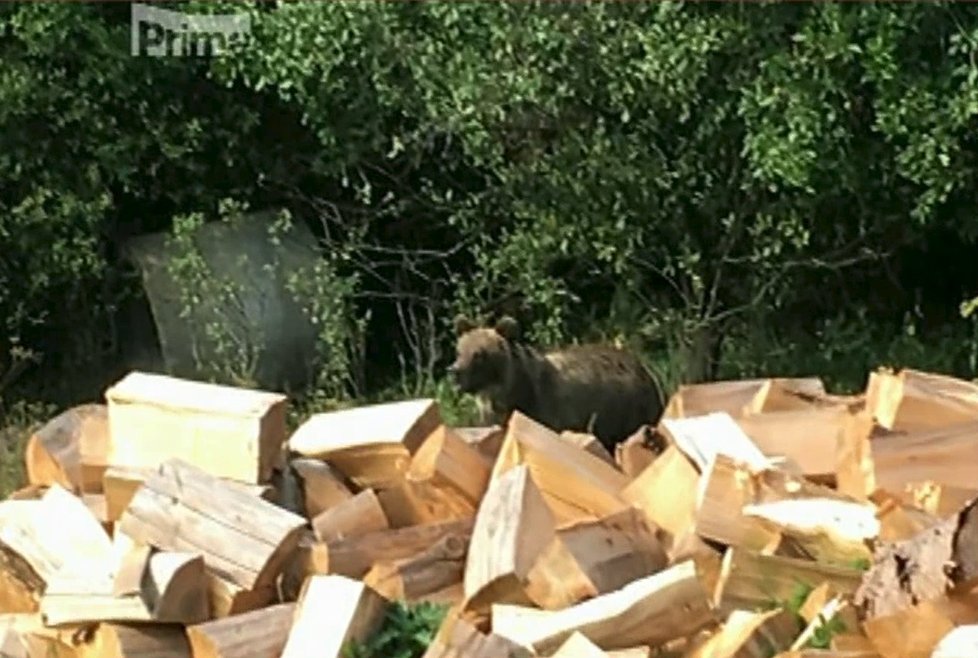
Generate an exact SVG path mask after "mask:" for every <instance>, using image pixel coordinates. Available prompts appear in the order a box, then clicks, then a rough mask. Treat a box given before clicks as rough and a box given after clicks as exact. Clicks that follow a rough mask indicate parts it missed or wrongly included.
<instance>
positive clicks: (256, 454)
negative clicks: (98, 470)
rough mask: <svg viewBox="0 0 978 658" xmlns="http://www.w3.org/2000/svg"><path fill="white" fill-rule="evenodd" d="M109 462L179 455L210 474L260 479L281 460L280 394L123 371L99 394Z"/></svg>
mask: <svg viewBox="0 0 978 658" xmlns="http://www.w3.org/2000/svg"><path fill="white" fill-rule="evenodd" d="M105 399H106V400H107V401H108V411H109V434H110V450H109V455H108V463H109V464H111V465H113V466H132V467H144V468H155V467H157V466H158V465H159V464H161V463H163V462H165V461H167V460H170V459H181V460H183V461H186V462H188V463H190V464H193V465H194V466H196V467H198V468H200V469H202V470H204V471H206V472H208V473H210V474H211V475H214V476H217V477H225V478H228V479H234V480H240V481H241V482H248V483H252V484H259V483H262V482H267V481H268V480H269V479H270V478H271V476H272V469H273V468H275V467H276V466H278V465H279V463H280V461H281V456H282V453H281V449H282V444H283V442H284V441H285V436H286V427H285V414H286V407H287V404H288V398H287V397H286V396H285V395H282V394H280V393H270V392H266V391H253V390H248V389H243V388H235V387H231V386H223V385H218V384H210V383H206V382H199V381H191V380H187V379H179V378H176V377H169V376H166V375H157V374H149V373H143V372H138V371H136V372H131V373H129V374H128V375H126V376H125V377H123V378H122V380H120V381H119V382H117V383H116V384H114V385H112V386H111V387H109V389H108V390H106V392H105Z"/></svg>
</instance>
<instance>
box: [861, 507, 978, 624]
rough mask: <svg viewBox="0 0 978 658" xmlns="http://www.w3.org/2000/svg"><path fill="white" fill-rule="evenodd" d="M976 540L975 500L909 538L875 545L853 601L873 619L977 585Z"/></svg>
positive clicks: (976, 513)
mask: <svg viewBox="0 0 978 658" xmlns="http://www.w3.org/2000/svg"><path fill="white" fill-rule="evenodd" d="M976 541H978V501H973V502H971V503H969V504H968V505H966V506H965V508H964V509H962V510H961V512H959V513H958V514H957V515H956V516H953V517H951V518H948V519H944V520H942V521H940V522H939V523H937V524H936V525H933V526H931V527H929V528H928V529H926V530H924V531H923V532H921V533H919V534H917V535H916V536H914V537H912V538H911V539H907V540H903V541H897V542H886V543H882V544H880V545H879V546H878V547H877V550H876V553H875V555H874V556H873V565H872V567H871V568H870V570H869V571H868V572H867V573H866V576H865V578H864V580H863V583H862V586H861V587H860V588H859V591H858V592H857V593H856V598H855V603H856V604H857V605H858V606H859V607H860V608H861V610H862V612H863V614H864V615H865V616H866V617H867V618H869V619H872V618H875V617H878V616H883V615H893V614H896V613H897V612H899V611H901V610H904V609H906V608H908V607H910V606H912V605H914V604H915V603H917V602H920V601H929V600H934V599H939V598H941V597H942V596H944V594H945V593H946V592H947V591H949V590H950V589H952V588H955V587H957V588H966V587H970V586H972V585H974V584H975V583H978V556H976V554H975V546H976V545H978V544H976ZM949 567H950V568H949Z"/></svg>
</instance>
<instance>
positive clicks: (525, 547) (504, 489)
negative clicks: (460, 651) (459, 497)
mask: <svg viewBox="0 0 978 658" xmlns="http://www.w3.org/2000/svg"><path fill="white" fill-rule="evenodd" d="M507 441H509V439H507ZM504 450H505V448H504ZM587 456H588V457H589V458H591V457H590V455H587ZM554 537H555V526H554V517H553V514H552V513H551V512H550V509H549V508H548V507H547V503H546V501H545V500H544V497H543V494H542V493H541V492H540V489H539V488H538V487H537V485H536V482H535V481H534V479H533V477H532V476H531V474H530V468H529V467H528V466H525V465H521V466H515V467H513V468H510V469H509V470H507V471H506V472H504V473H502V474H501V475H499V476H498V477H496V478H495V479H493V481H492V482H491V483H490V484H489V489H488V491H486V495H485V498H483V501H482V505H481V506H480V507H479V513H478V514H477V515H476V517H475V525H474V528H473V530H472V540H471V543H470V545H469V552H468V559H467V561H466V565H465V578H464V583H465V597H466V604H465V608H466V609H467V610H474V611H478V610H482V609H484V608H485V606H487V605H488V604H489V603H492V602H497V603H498V602H506V603H524V602H526V603H528V602H529V599H528V598H527V595H526V592H525V589H524V588H525V585H526V581H527V576H528V575H529V573H530V569H531V568H532V567H533V565H534V563H535V561H536V559H537V557H538V556H539V555H540V554H541V553H542V552H543V550H544V548H546V546H547V545H548V544H549V543H550V542H551V541H552V540H553V538H554Z"/></svg>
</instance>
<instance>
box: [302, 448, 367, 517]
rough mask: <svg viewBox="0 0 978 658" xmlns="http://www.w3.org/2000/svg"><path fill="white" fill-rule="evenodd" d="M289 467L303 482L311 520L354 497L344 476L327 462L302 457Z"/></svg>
mask: <svg viewBox="0 0 978 658" xmlns="http://www.w3.org/2000/svg"><path fill="white" fill-rule="evenodd" d="M289 465H290V466H291V467H292V469H293V470H294V471H295V473H296V475H298V476H299V480H301V482H302V500H303V501H304V502H305V508H306V516H307V517H309V518H310V519H314V518H316V517H317V516H318V515H320V514H322V513H323V512H325V511H326V510H328V509H329V508H331V507H334V506H336V505H339V504H340V503H342V502H343V501H344V500H348V499H350V498H352V497H353V492H352V491H350V488H349V487H348V486H347V484H346V482H344V479H343V476H342V475H341V474H340V473H339V472H338V471H336V470H335V469H334V468H333V467H332V466H330V465H329V464H327V463H326V462H324V461H322V460H320V459H309V458H306V457H301V458H299V459H293V460H292V461H291V462H290V464H289Z"/></svg>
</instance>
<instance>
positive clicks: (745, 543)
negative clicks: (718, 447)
mask: <svg viewBox="0 0 978 658" xmlns="http://www.w3.org/2000/svg"><path fill="white" fill-rule="evenodd" d="M762 492H763V482H762V481H761V479H760V478H759V477H758V476H757V474H755V473H753V472H752V471H751V469H749V468H748V467H747V466H745V465H743V464H740V463H738V462H736V461H734V460H733V459H731V458H730V457H727V456H726V455H718V456H717V458H716V459H715V460H714V461H713V463H712V464H711V465H710V468H709V470H707V471H706V472H705V473H703V476H702V480H701V481H700V486H699V487H698V495H697V500H696V515H695V524H696V533H697V534H698V535H699V536H701V537H703V538H705V539H709V540H713V541H716V542H719V543H721V544H726V545H728V546H739V547H742V548H748V549H752V550H756V551H760V550H763V549H765V548H766V547H768V546H770V545H771V544H772V543H777V541H779V539H780V534H779V533H778V532H777V530H776V529H775V528H773V527H771V525H770V524H767V523H765V522H763V521H762V520H760V519H758V518H753V517H749V516H745V515H744V512H743V510H744V507H745V506H746V505H748V504H750V503H751V502H753V501H755V500H757V499H759V498H761V496H762Z"/></svg>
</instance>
